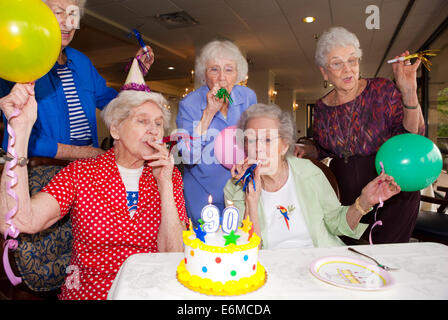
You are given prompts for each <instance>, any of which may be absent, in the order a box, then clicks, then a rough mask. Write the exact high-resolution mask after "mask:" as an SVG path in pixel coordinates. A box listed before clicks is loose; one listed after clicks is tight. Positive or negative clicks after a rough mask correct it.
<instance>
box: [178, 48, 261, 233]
mask: <svg viewBox="0 0 448 320" xmlns="http://www.w3.org/2000/svg"><path fill="white" fill-rule="evenodd" d="M247 69H248V66H247V61H246V59H245V58H244V57H243V55H242V54H241V51H240V50H239V49H238V47H237V46H235V45H234V44H233V43H231V42H229V41H218V40H215V41H212V42H210V43H208V44H207V45H206V46H205V47H204V48H202V50H201V52H200V55H199V56H198V57H197V59H196V66H195V75H196V77H197V79H199V80H200V81H201V82H202V86H201V87H200V88H198V89H197V90H195V91H193V92H191V93H190V94H189V95H187V96H186V97H185V98H184V99H183V100H182V101H180V103H179V113H178V115H177V118H176V124H177V127H178V129H184V130H186V131H187V132H188V134H189V135H191V136H193V137H194V138H196V139H193V140H191V148H186V146H185V144H182V143H181V144H179V145H180V149H181V151H182V156H183V161H184V163H185V167H184V177H183V179H184V194H185V202H186V208H187V213H188V216H189V217H190V218H191V219H192V222H193V223H194V224H196V223H197V220H198V219H199V218H200V216H201V209H202V208H203V207H204V206H205V205H206V204H208V197H209V195H212V197H213V204H214V205H216V206H217V207H218V208H219V209H220V212H222V210H223V209H224V207H225V205H224V196H223V188H224V185H225V183H226V182H227V180H228V179H229V178H230V171H229V170H228V169H226V168H225V167H223V166H222V165H221V164H220V163H219V162H218V161H217V160H216V159H215V156H214V151H213V146H214V139H215V138H216V136H217V134H218V133H219V132H220V131H222V130H223V129H225V128H227V127H229V126H232V125H236V123H237V122H238V120H239V118H240V115H241V114H242V113H243V111H244V110H246V109H247V108H248V107H249V106H251V105H252V104H255V103H257V97H256V95H255V93H254V92H253V91H252V90H251V89H249V88H247V87H244V86H240V85H237V83H239V82H241V81H243V80H245V78H246V76H247ZM220 88H225V89H226V90H227V92H229V93H230V97H231V98H232V102H231V103H230V102H229V100H228V99H219V98H217V97H216V93H217V92H218V90H219V89H220Z"/></svg>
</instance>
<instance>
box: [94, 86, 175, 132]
mask: <svg viewBox="0 0 448 320" xmlns="http://www.w3.org/2000/svg"><path fill="white" fill-rule="evenodd" d="M145 102H153V103H155V104H156V105H157V106H158V107H159V108H160V110H161V111H162V114H163V128H164V130H165V132H167V131H168V130H169V128H168V127H169V124H170V119H171V112H170V110H169V109H168V101H167V100H166V99H165V98H164V97H163V96H162V95H161V94H160V93H157V92H146V91H135V90H127V91H122V92H120V94H119V95H118V96H117V97H116V98H115V99H113V100H112V101H111V102H109V104H108V105H107V106H106V107H105V108H104V109H103V110H102V111H101V117H102V118H103V120H104V123H105V124H106V126H107V128H108V129H109V130H110V128H111V126H112V125H115V126H118V125H119V124H120V123H121V122H122V121H123V120H125V119H126V118H127V117H129V115H130V113H131V111H132V109H134V108H136V107H138V106H141V105H142V104H144V103H145Z"/></svg>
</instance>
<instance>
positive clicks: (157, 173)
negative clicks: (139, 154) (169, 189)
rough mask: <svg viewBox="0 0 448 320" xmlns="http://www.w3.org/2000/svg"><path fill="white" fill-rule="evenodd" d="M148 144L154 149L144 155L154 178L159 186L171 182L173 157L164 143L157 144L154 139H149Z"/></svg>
mask: <svg viewBox="0 0 448 320" xmlns="http://www.w3.org/2000/svg"><path fill="white" fill-rule="evenodd" d="M147 143H148V145H149V146H151V147H152V148H154V149H155V150H156V152H155V153H153V154H152V155H150V156H146V157H144V158H145V160H148V161H149V165H150V166H151V167H152V173H153V175H154V177H155V178H156V181H157V184H158V185H159V186H162V187H163V186H165V185H167V184H172V176H173V169H174V157H173V155H172V154H171V153H170V152H169V151H168V149H167V148H166V145H165V144H159V143H157V142H155V141H149V140H148V142H147Z"/></svg>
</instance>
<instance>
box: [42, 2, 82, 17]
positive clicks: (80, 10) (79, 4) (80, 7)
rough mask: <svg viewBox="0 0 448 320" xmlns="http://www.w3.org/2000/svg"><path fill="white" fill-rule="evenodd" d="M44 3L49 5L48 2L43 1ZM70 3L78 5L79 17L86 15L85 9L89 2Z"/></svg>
mask: <svg viewBox="0 0 448 320" xmlns="http://www.w3.org/2000/svg"><path fill="white" fill-rule="evenodd" d="M42 1H43V2H45V3H47V2H48V0H42ZM69 1H70V2H73V3H76V5H77V6H78V8H79V15H80V17H82V16H83V15H84V9H85V7H86V2H87V0H69Z"/></svg>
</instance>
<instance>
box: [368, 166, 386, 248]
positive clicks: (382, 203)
mask: <svg viewBox="0 0 448 320" xmlns="http://www.w3.org/2000/svg"><path fill="white" fill-rule="evenodd" d="M380 166H381V172H384V165H383V162H382V161H380ZM381 183H382V181H379V182H378V184H381ZM378 200H379V201H378V202H379V204H378V206H377V207H376V210H375V216H374V221H375V222H374V223H373V225H372V227H371V228H370V233H369V243H370V244H371V245H372V244H373V241H372V230H373V228H375V227H376V226H382V225H383V222H382V221H381V220H378V221H377V220H376V214H377V212H378V209H379V208H381V207H382V206H383V205H384V202H383V199H381V196H380V197H379V199H378Z"/></svg>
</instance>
